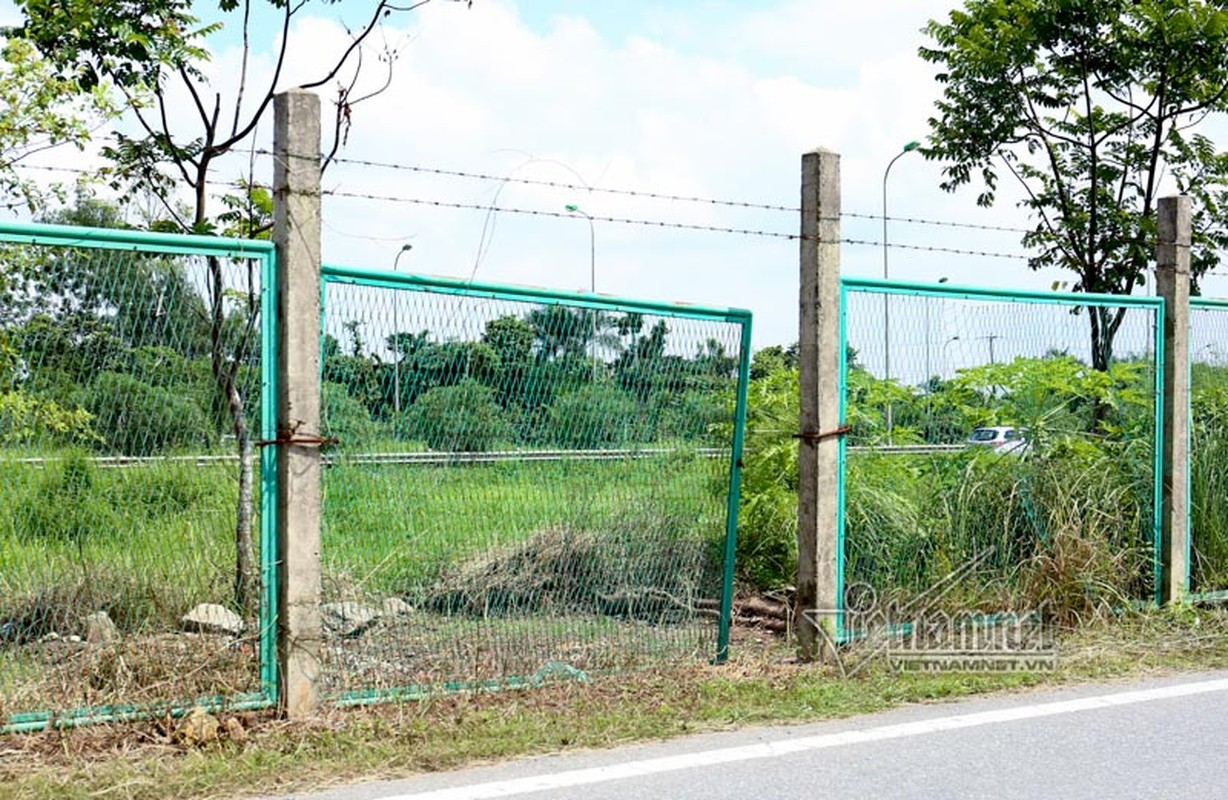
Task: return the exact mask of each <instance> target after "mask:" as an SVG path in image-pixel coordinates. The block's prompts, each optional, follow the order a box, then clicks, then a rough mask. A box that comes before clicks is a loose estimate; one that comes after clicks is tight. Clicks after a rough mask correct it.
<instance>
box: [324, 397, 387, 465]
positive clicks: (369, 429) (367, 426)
mask: <svg viewBox="0 0 1228 800" xmlns="http://www.w3.org/2000/svg"><path fill="white" fill-rule="evenodd" d="M321 394H322V398H321V399H322V400H323V401H324V402H323V410H324V413H323V419H322V420H321V421H320V422H321V429H322V430H323V431H324V435H325V436H327V437H333V438H336V439H337V440H338V441H339V442H340V447H342V448H343V449H352V448H354V447H361V446H363V445H367V444H370V443H371V442H372V440H374V439H375V435H376V427H375V422H374V421H373V420H372V419H371V414H370V413H369V412H368V411H367V407H366V406H365V405H363V403H362V401H361V400H359V399H358V398H357V397H354V396H353V395H352V394H350V393H349V391H348V390H347V389H346V387H345V386H342V385H341V384H339V383H325V384H324V386H323V391H322V392H321Z"/></svg>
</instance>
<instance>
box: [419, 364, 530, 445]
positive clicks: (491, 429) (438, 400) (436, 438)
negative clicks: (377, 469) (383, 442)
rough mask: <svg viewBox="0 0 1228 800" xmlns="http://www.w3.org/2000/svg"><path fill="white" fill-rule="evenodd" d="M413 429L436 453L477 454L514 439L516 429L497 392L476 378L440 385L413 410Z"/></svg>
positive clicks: (420, 398)
mask: <svg viewBox="0 0 1228 800" xmlns="http://www.w3.org/2000/svg"><path fill="white" fill-rule="evenodd" d="M408 421H409V429H410V431H411V435H413V436H414V437H415V438H418V439H423V440H425V441H426V443H427V445H428V446H429V447H430V448H431V449H433V450H443V451H447V452H454V453H455V452H460V453H475V452H483V451H486V450H490V449H491V448H492V447H494V446H495V445H496V444H497V443H499V442H506V441H508V440H509V439H511V438H512V428H511V425H510V423H509V422H508V419H507V417H506V416H504V413H503V410H502V409H501V408H500V407H499V404H498V403H496V402H495V396H494V391H493V390H492V389H491V388H490V387H488V386H483V385H482V384H481V383H478V382H477V381H475V380H472V379H466V380H463V381H461V382H460V383H458V384H456V385H455V386H439V387H436V388H434V389H431V390H430V391H428V392H426V393H425V394H423V395H422V396H421V397H419V398H418V399H417V400H416V401H414V404H413V406H412V407H411V408H410V410H409V420H408Z"/></svg>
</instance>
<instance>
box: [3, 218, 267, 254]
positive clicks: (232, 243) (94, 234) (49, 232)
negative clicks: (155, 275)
mask: <svg viewBox="0 0 1228 800" xmlns="http://www.w3.org/2000/svg"><path fill="white" fill-rule="evenodd" d="M0 241H6V242H16V243H18V244H38V245H53V246H57V247H91V248H95V249H105V250H140V251H153V252H159V253H173V254H176V255H219V256H228V257H231V258H262V257H263V256H264V255H265V254H268V253H271V252H273V243H272V242H268V241H264V240H260V239H227V238H223V237H220V236H193V235H188V234H178V233H157V232H151V231H135V230H125V229H118V228H87V227H76V226H74V225H46V224H43V223H32V222H0Z"/></svg>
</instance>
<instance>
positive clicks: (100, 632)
mask: <svg viewBox="0 0 1228 800" xmlns="http://www.w3.org/2000/svg"><path fill="white" fill-rule="evenodd" d="M119 639H120V635H119V628H117V627H115V623H114V622H112V621H111V615H110V614H108V613H107V612H105V611H95V612H94V613H93V614H90V615H89V616H87V617H86V618H85V641H87V642H89V643H90V644H112V643H113V642H118V641H119Z"/></svg>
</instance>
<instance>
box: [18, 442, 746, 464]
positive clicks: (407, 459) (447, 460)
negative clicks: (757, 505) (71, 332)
mask: <svg viewBox="0 0 1228 800" xmlns="http://www.w3.org/2000/svg"><path fill="white" fill-rule="evenodd" d="M680 452H688V451H685V450H680V449H677V448H668V447H652V448H640V449H623V450H498V451H491V452H485V453H440V452H435V451H417V452H412V453H354V454H352V455H340V456H338V455H335V454H334V455H327V454H326V455H325V456H324V466H326V467H333V466H338V465H342V464H344V465H375V464H389V465H397V464H422V465H440V464H494V463H498V462H517V461H620V460H624V459H632V460H635V459H642V458H655V457H658V456H666V455H672V454H674V453H680ZM689 452H694V453H695V454H696V455H699V456H702V457H704V458H721V457H724V456H728V455H729V451H728V450H722V449H719V448H697V449H695V450H693V451H689ZM87 460H88V461H89V462H90V463H92V464H94V465H95V466H97V467H100V468H102V469H123V468H126V467H141V466H147V465H151V464H191V465H193V466H196V467H208V466H214V465H216V464H222V463H237V462H238V460H239V457H238V456H237V455H210V456H96V457H92V458H89V459H87ZM60 461H64V459H63V458H58V457H50V458H40V457H29V458H14V459H4V460H3V461H0V463H8V464H21V465H23V466H30V467H35V468H39V469H41V468H43V467H45V466H46V465H47V464H49V463H58V462H60Z"/></svg>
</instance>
